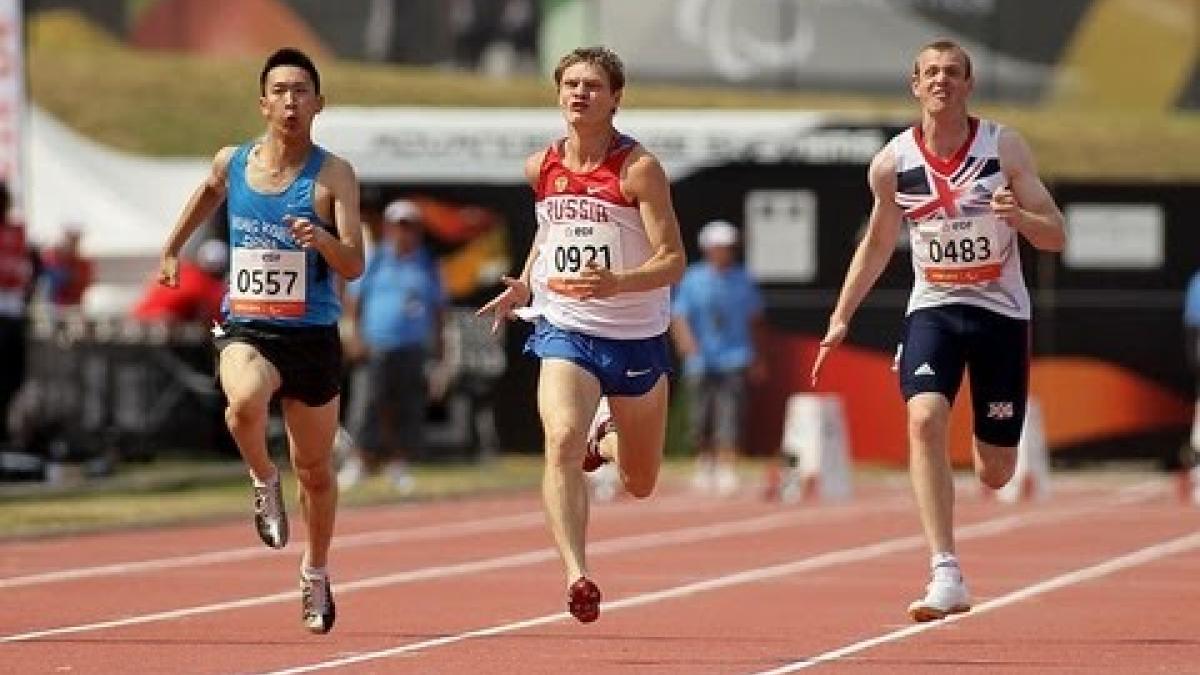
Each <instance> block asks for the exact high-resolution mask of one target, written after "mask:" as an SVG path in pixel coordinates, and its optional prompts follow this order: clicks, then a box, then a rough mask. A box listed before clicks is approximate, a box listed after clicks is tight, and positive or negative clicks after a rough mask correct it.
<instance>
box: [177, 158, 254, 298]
mask: <svg viewBox="0 0 1200 675" xmlns="http://www.w3.org/2000/svg"><path fill="white" fill-rule="evenodd" d="M236 150H237V148H236V147H234V146H227V147H224V148H221V149H220V150H219V151H217V154H216V156H214V157H213V161H212V166H211V167H210V168H209V171H208V175H207V176H205V177H204V182H202V183H201V184H200V185H199V186H198V187H197V188H196V189H195V190H194V191H193V192H192V196H191V197H189V198H188V201H187V203H186V204H184V206H183V211H182V212H181V213H180V214H179V218H178V219H177V220H176V221H175V226H174V227H173V228H171V233H170V234H168V235H167V240H166V242H165V243H164V244H163V250H162V257H161V260H160V262H159V272H158V282H159V283H160V284H163V285H166V286H171V287H175V286H178V285H179V251H180V249H182V248H183V245H184V244H185V243H187V240H188V239H189V238H190V237H191V236H192V233H194V232H195V231H196V228H198V227H200V225H201V223H203V222H205V221H206V220H208V218H209V217H210V216H211V215H212V214H213V212H214V211H216V210H217V207H218V206H220V204H221V202H222V200H224V199H225V193H226V192H227V191H228V179H229V160H230V158H231V157H233V153H234V151H236Z"/></svg>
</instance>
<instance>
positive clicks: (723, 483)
mask: <svg viewBox="0 0 1200 675" xmlns="http://www.w3.org/2000/svg"><path fill="white" fill-rule="evenodd" d="M699 244H700V249H701V251H702V252H703V254H704V260H702V261H700V262H696V263H692V264H691V265H690V266H689V267H688V269H687V271H686V272H685V273H684V275H683V280H682V281H680V283H679V286H678V287H677V288H676V291H675V297H674V299H673V301H672V309H671V311H672V315H673V316H672V321H671V336H672V338H673V339H674V342H675V348H676V350H677V351H678V352H679V355H680V357H681V358H682V359H683V371H684V376H685V380H686V383H687V388H688V389H687V390H688V402H689V411H690V436H691V441H692V443H693V447H695V448H696V452H697V466H696V473H695V476H694V479H693V484H694V486H695V487H696V488H697V489H699V490H701V491H705V492H708V491H715V492H716V493H717V494H721V495H728V494H732V493H733V492H735V491H736V490H737V487H738V478H737V473H736V470H735V465H736V460H737V455H738V453H739V451H740V449H741V446H742V431H743V427H744V423H743V422H744V417H745V406H744V401H745V396H746V388H747V385H748V382H749V380H751V379H759V378H761V376H762V366H761V363H760V361H759V355H760V350H759V348H758V342H759V334H760V332H761V329H762V326H763V301H762V296H761V294H760V293H759V290H758V287H757V285H755V283H754V280H753V279H752V278H751V277H750V275H749V273H747V271H746V269H745V267H743V266H742V265H741V264H740V263H738V262H737V257H736V254H737V244H738V231H737V228H735V227H734V226H733V225H732V224H730V223H728V222H725V221H723V220H717V221H713V222H710V223H708V224H707V225H705V226H704V227H703V228H701V230H700V235H699Z"/></svg>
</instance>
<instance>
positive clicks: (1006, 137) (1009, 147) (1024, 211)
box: [992, 128, 1067, 251]
mask: <svg viewBox="0 0 1200 675" xmlns="http://www.w3.org/2000/svg"><path fill="white" fill-rule="evenodd" d="M999 154H1000V168H1001V169H1002V170H1003V171H1004V174H1005V175H1006V176H1007V177H1008V185H1009V189H1007V190H997V191H996V195H995V196H994V197H993V199H992V208H993V210H994V211H995V213H996V215H997V216H999V217H1000V218H1002V219H1003V220H1004V221H1005V222H1007V223H1008V224H1009V225H1010V226H1012V227H1013V228H1014V229H1015V230H1016V231H1018V232H1020V233H1021V234H1022V235H1023V236H1024V237H1025V238H1026V239H1028V240H1029V243H1031V244H1033V245H1034V246H1035V247H1036V248H1038V249H1039V250H1042V251H1061V250H1063V247H1064V246H1065V245H1066V243H1067V234H1066V228H1065V227H1064V225H1063V215H1062V212H1061V211H1059V209H1058V205H1057V204H1055V203H1054V198H1053V197H1051V196H1050V191H1049V190H1047V189H1046V186H1045V184H1043V183H1042V180H1041V178H1039V177H1038V175H1037V167H1036V166H1035V163H1034V160H1033V152H1031V151H1030V149H1029V146H1028V145H1026V143H1025V140H1024V139H1023V138H1021V135H1020V134H1019V133H1017V132H1016V131H1014V130H1012V129H1008V128H1006V129H1004V130H1003V131H1001V132H1000V140H999Z"/></svg>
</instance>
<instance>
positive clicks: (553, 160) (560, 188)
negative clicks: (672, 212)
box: [534, 134, 637, 206]
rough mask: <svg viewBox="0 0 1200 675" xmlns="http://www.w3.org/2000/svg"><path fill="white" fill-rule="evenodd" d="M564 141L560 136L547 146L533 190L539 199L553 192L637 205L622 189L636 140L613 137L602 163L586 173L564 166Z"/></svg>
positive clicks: (612, 202) (623, 204)
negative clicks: (625, 169)
mask: <svg viewBox="0 0 1200 675" xmlns="http://www.w3.org/2000/svg"><path fill="white" fill-rule="evenodd" d="M565 143H566V139H560V140H558V141H556V142H555V143H553V144H551V146H550V147H549V148H547V149H546V154H545V156H544V157H543V158H542V166H541V169H540V170H539V171H538V179H537V182H536V183H535V185H536V187H535V189H534V193H535V194H534V196H535V198H536V199H537V200H538V201H541V200H542V199H545V198H546V197H550V196H553V195H581V196H587V197H592V198H594V199H601V200H603V201H606V202H608V203H610V204H615V205H617V206H636V203H635V202H634V201H633V200H630V199H629V198H627V197H626V196H625V194H624V193H623V192H622V191H621V169H622V168H623V167H624V166H625V161H626V160H627V159H628V158H629V153H631V152H633V149H634V148H636V147H637V142H636V141H634V140H633V139H632V138H630V137H628V136H625V135H623V134H618V135H617V136H615V137H614V138H613V142H612V145H611V146H610V147H609V152H608V156H607V157H605V158H604V161H603V162H601V164H600V166H597V167H596V168H595V169H592V170H591V171H588V172H585V173H576V172H574V171H571V170H570V169H568V168H567V167H566V166H564V165H563V153H562V148H563V146H564V144H565Z"/></svg>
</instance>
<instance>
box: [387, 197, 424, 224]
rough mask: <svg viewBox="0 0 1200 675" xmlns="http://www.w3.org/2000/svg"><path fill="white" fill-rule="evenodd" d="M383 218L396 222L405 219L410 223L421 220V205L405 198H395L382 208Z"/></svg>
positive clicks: (389, 221)
mask: <svg viewBox="0 0 1200 675" xmlns="http://www.w3.org/2000/svg"><path fill="white" fill-rule="evenodd" d="M383 220H384V222H388V223H396V222H399V221H401V220H407V221H409V222H411V223H419V222H421V207H419V206H417V205H416V204H415V203H413V202H410V201H408V200H407V199H397V200H396V201H394V202H392V203H391V204H388V205H387V206H386V207H385V208H384V209H383Z"/></svg>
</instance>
